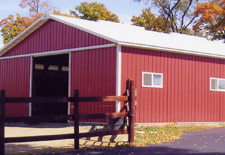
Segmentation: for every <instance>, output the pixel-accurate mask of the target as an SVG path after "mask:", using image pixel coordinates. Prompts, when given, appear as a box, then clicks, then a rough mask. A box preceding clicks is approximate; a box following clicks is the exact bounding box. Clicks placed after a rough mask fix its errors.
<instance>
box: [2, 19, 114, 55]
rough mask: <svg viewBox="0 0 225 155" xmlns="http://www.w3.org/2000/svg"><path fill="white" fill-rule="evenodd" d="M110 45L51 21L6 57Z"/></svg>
mask: <svg viewBox="0 0 225 155" xmlns="http://www.w3.org/2000/svg"><path fill="white" fill-rule="evenodd" d="M108 43H110V42H109V41H107V40H104V39H102V38H99V37H96V36H94V35H91V34H89V33H87V32H84V31H81V30H79V29H76V28H73V27H71V26H68V25H65V24H63V23H60V22H57V21H53V20H50V21H48V22H47V23H45V24H44V25H43V26H42V27H40V28H39V29H38V30H36V31H35V32H33V33H32V34H31V35H29V36H28V37H27V38H26V39H24V40H23V41H22V42H21V43H19V44H18V45H17V46H15V47H14V48H12V49H11V50H10V51H8V52H7V53H6V54H5V55H4V56H12V55H20V54H29V53H41V52H46V51H55V50H62V49H70V48H77V47H88V46H94V45H104V44H108Z"/></svg>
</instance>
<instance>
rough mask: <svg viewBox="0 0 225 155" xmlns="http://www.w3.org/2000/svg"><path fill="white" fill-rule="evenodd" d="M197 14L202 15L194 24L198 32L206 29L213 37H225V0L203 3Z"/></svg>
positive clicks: (206, 33) (208, 34) (198, 7)
mask: <svg viewBox="0 0 225 155" xmlns="http://www.w3.org/2000/svg"><path fill="white" fill-rule="evenodd" d="M195 15H196V16H200V17H201V18H200V19H199V20H198V21H197V22H196V23H195V25H194V30H195V31H196V32H201V31H204V33H205V35H207V36H208V37H210V38H211V39H225V0H221V1H220V2H218V1H215V0H214V1H211V2H209V3H202V4H200V5H198V6H197V8H196V11H195Z"/></svg>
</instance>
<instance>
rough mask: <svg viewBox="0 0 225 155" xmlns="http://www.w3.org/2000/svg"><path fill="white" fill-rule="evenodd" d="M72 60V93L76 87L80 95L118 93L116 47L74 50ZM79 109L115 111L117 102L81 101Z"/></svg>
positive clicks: (100, 111) (90, 111)
mask: <svg viewBox="0 0 225 155" xmlns="http://www.w3.org/2000/svg"><path fill="white" fill-rule="evenodd" d="M71 60H72V64H71V94H73V90H74V89H79V90H80V94H79V95H80V96H108V95H111V96H112V95H115V94H116V48H105V49H97V50H88V51H81V52H73V53H72V56H71ZM72 96H73V95H72ZM79 110H80V111H79V112H80V113H83V114H84V113H85V114H87V113H88V114H91V113H105V112H115V103H99V102H98V103H97V102H91V103H81V104H80V109H79Z"/></svg>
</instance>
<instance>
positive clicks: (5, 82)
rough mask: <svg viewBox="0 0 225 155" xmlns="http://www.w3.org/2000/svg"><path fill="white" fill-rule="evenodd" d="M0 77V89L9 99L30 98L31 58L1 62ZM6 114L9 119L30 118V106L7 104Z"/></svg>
mask: <svg viewBox="0 0 225 155" xmlns="http://www.w3.org/2000/svg"><path fill="white" fill-rule="evenodd" d="M0 75H1V76H0V89H3V90H5V91H6V96H7V97H29V87H30V84H29V81H30V58H19V59H8V60H1V61H0ZM5 113H6V116H8V117H10V116H11V117H12V116H28V115H29V105H28V103H24V104H22V105H19V104H15V103H12V104H7V105H6V111H5Z"/></svg>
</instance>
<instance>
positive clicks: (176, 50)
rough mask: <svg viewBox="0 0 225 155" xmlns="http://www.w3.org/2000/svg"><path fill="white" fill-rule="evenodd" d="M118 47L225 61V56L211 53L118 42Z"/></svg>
mask: <svg viewBox="0 0 225 155" xmlns="http://www.w3.org/2000/svg"><path fill="white" fill-rule="evenodd" d="M118 45H120V46H124V47H133V48H139V49H140V48H141V49H149V50H157V51H162V52H169V53H176V54H184V55H193V56H201V57H209V58H218V59H225V55H218V54H211V53H201V52H196V51H191V50H190V51H188V50H183V49H175V48H167V47H159V46H154V45H143V44H133V43H127V42H119V43H118Z"/></svg>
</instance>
